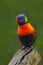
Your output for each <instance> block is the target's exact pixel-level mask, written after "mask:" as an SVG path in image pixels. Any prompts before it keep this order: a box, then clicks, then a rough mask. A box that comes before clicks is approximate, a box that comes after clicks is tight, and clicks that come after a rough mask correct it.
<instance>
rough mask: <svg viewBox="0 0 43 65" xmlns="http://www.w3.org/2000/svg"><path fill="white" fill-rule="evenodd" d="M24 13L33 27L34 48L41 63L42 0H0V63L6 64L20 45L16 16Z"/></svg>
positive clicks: (42, 46) (42, 33)
mask: <svg viewBox="0 0 43 65" xmlns="http://www.w3.org/2000/svg"><path fill="white" fill-rule="evenodd" d="M20 13H24V14H25V15H26V16H27V17H28V18H29V19H30V21H31V24H32V25H33V26H34V27H35V30H36V34H37V45H36V48H37V50H38V51H39V52H40V55H41V58H42V60H41V62H40V63H39V65H43V0H0V65H7V64H8V63H9V61H10V60H11V58H12V56H13V54H14V53H15V52H16V51H17V50H18V48H20V47H21V44H20V42H19V40H18V37H17V24H16V22H15V19H16V16H17V15H18V14H20Z"/></svg>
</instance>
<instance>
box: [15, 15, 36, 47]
mask: <svg viewBox="0 0 43 65" xmlns="http://www.w3.org/2000/svg"><path fill="white" fill-rule="evenodd" d="M27 21H28V20H27V17H26V16H25V15H24V14H19V15H18V16H17V17H16V22H17V23H18V31H17V33H18V37H19V40H20V42H21V44H22V45H24V46H25V47H30V46H32V45H33V43H34V41H35V40H36V35H35V29H34V27H33V26H32V25H31V24H30V23H27Z"/></svg>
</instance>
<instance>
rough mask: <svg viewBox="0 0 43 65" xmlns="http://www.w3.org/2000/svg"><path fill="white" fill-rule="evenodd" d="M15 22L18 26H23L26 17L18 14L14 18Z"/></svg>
mask: <svg viewBox="0 0 43 65" xmlns="http://www.w3.org/2000/svg"><path fill="white" fill-rule="evenodd" d="M16 22H17V23H18V24H19V25H23V24H25V23H27V17H26V16H25V15H24V14H19V15H17V17H16Z"/></svg>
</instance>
